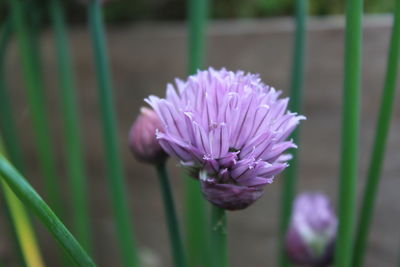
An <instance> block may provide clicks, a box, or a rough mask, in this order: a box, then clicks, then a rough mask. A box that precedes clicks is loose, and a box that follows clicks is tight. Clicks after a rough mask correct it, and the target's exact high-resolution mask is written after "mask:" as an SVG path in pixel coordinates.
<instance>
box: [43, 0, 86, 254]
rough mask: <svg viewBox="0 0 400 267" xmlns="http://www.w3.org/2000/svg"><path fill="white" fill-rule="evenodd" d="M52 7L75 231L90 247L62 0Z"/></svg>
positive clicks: (80, 150)
mask: <svg viewBox="0 0 400 267" xmlns="http://www.w3.org/2000/svg"><path fill="white" fill-rule="evenodd" d="M49 4H50V6H49V11H50V15H51V20H52V23H53V28H54V33H55V42H56V53H57V59H58V70H59V82H60V94H61V104H62V105H61V107H62V110H63V119H64V131H65V141H66V143H65V150H66V154H67V156H66V159H67V170H68V176H69V178H70V183H71V189H72V196H73V197H72V198H71V201H72V207H73V225H74V232H75V233H76V236H77V238H78V240H79V241H80V242H81V244H82V245H83V246H84V247H85V248H86V249H87V250H89V251H90V249H89V248H91V245H90V243H91V242H90V230H89V229H90V226H89V216H88V204H87V197H86V195H87V185H86V180H87V178H86V175H85V168H84V158H83V152H82V143H81V137H80V127H79V115H78V108H77V104H76V95H75V87H74V75H73V71H72V64H71V55H70V51H69V47H68V38H67V33H66V27H65V19H64V13H63V10H62V4H61V1H60V0H51V1H50V3H49Z"/></svg>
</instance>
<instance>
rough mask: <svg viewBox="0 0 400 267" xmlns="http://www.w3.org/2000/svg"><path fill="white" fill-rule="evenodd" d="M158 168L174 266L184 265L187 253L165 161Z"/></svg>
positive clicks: (181, 266)
mask: <svg viewBox="0 0 400 267" xmlns="http://www.w3.org/2000/svg"><path fill="white" fill-rule="evenodd" d="M156 169H157V174H158V179H159V181H160V187H161V193H162V197H163V204H164V210H165V216H166V218H167V226H168V231H169V238H170V242H171V249H172V255H173V258H174V266H175V267H184V266H186V259H185V253H184V249H183V245H182V239H181V235H180V232H179V223H178V217H177V214H176V211H175V205H174V200H173V196H172V191H171V186H170V184H169V178H168V173H167V169H166V166H165V163H161V164H159V165H157V166H156Z"/></svg>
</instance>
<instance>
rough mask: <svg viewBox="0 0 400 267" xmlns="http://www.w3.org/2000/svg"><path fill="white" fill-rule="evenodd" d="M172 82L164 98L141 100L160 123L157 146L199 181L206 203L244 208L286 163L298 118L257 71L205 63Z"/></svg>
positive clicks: (235, 208) (258, 195)
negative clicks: (161, 129) (204, 67)
mask: <svg viewBox="0 0 400 267" xmlns="http://www.w3.org/2000/svg"><path fill="white" fill-rule="evenodd" d="M175 83H176V85H175V86H174V85H172V84H169V85H168V86H167V95H166V98H158V97H156V96H149V97H148V98H147V99H146V102H147V103H148V104H150V106H152V107H153V109H154V111H155V112H156V113H157V115H158V116H159V118H160V120H161V122H162V124H163V126H164V131H163V132H160V131H159V132H158V133H157V138H158V139H159V141H160V144H161V146H162V147H163V148H164V150H165V151H166V152H167V153H168V154H169V155H171V156H174V157H176V158H178V159H180V161H181V165H182V166H184V167H185V168H187V169H188V170H189V171H190V173H191V174H192V176H193V177H194V178H198V179H200V182H201V190H202V192H203V194H204V196H205V197H206V198H207V199H208V200H209V201H210V202H212V203H213V204H215V205H217V206H219V207H221V208H224V209H228V210H238V209H243V208H246V207H247V206H249V205H250V204H252V203H253V202H254V201H256V200H257V199H258V198H260V196H261V195H262V193H263V188H264V186H265V185H266V184H270V183H272V181H273V179H274V176H275V175H277V174H278V173H280V172H281V171H282V170H283V169H285V168H286V167H287V166H288V164H287V163H286V162H285V161H286V160H288V158H289V157H288V156H287V155H282V153H283V152H285V150H287V149H289V148H294V147H296V145H295V144H294V143H293V142H292V141H286V139H287V137H288V136H289V135H290V133H291V132H292V131H293V130H294V129H295V127H296V126H297V124H298V123H299V121H300V120H302V119H304V117H303V116H298V115H297V114H295V113H290V112H288V111H286V108H287V104H288V98H279V96H280V94H281V92H279V91H276V90H275V89H274V88H272V87H269V86H267V85H265V84H263V83H262V82H261V79H260V77H259V76H258V75H255V74H250V73H248V74H246V73H244V72H243V71H237V72H231V71H227V70H225V69H221V70H214V69H212V68H209V69H208V70H206V71H198V73H197V74H196V75H192V76H190V77H189V78H188V79H187V80H186V81H182V80H179V79H176V81H175Z"/></svg>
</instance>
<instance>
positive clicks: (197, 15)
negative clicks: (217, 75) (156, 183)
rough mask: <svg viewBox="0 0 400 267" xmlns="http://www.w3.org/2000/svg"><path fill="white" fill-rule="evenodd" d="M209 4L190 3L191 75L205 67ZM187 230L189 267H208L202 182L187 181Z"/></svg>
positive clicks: (205, 0)
mask: <svg viewBox="0 0 400 267" xmlns="http://www.w3.org/2000/svg"><path fill="white" fill-rule="evenodd" d="M207 16H208V0H188V26H189V27H188V63H187V65H188V73H189V74H194V73H195V72H196V70H198V69H199V68H201V67H202V65H203V59H204V51H205V48H204V46H205V44H204V43H205V29H206V23H207ZM185 199H186V200H185V203H186V208H185V226H186V243H187V252H188V265H189V266H192V267H201V266H206V265H207V264H208V260H207V259H208V258H209V257H208V255H209V252H208V249H207V248H208V247H209V240H208V238H207V232H208V231H207V227H206V225H207V219H206V217H207V216H206V207H207V206H206V203H205V201H204V199H203V196H202V195H201V192H200V190H199V182H198V181H196V180H194V179H190V178H188V179H185Z"/></svg>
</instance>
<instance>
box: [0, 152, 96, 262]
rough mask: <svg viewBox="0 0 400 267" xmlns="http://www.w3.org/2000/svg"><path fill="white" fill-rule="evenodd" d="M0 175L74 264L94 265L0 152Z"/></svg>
mask: <svg viewBox="0 0 400 267" xmlns="http://www.w3.org/2000/svg"><path fill="white" fill-rule="evenodd" d="M0 175H1V178H2V180H3V181H4V182H5V183H7V185H8V186H9V187H10V188H11V189H12V191H13V192H14V193H15V194H16V195H17V197H18V198H19V199H20V201H21V202H22V203H23V204H24V205H25V206H27V207H28V208H29V209H30V210H31V211H32V212H33V213H34V214H35V215H36V216H37V217H38V218H39V219H40V220H41V221H42V223H43V224H44V226H46V228H47V229H48V230H49V231H50V232H51V234H52V235H53V236H54V238H55V239H56V240H57V241H58V242H59V244H60V245H61V246H62V247H63V248H64V250H65V252H66V253H67V255H69V256H70V257H71V260H72V261H73V262H74V264H75V265H76V266H95V264H94V263H93V261H92V259H91V258H90V257H89V256H88V255H87V254H86V252H85V251H84V250H83V248H82V247H81V246H80V244H79V243H78V242H77V241H76V240H75V238H74V237H73V236H72V235H71V233H70V232H69V231H68V230H67V228H65V226H64V225H63V224H62V222H61V221H60V220H59V219H58V217H57V216H56V215H55V214H54V212H53V211H52V210H51V209H50V208H49V206H47V204H46V203H45V202H44V201H43V200H42V198H41V197H40V196H39V195H38V194H37V193H36V191H35V190H34V189H33V188H32V187H31V186H30V185H29V183H28V182H27V181H26V180H25V178H24V177H22V176H21V174H19V173H18V171H17V170H16V169H15V168H14V167H13V166H12V165H11V164H10V163H9V162H8V161H7V159H6V158H5V157H4V156H3V155H2V154H0Z"/></svg>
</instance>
